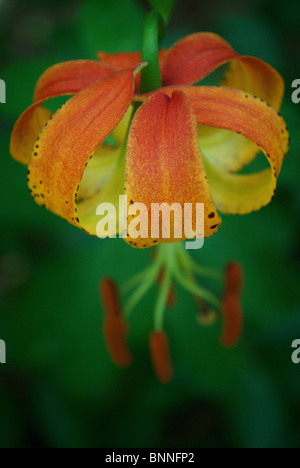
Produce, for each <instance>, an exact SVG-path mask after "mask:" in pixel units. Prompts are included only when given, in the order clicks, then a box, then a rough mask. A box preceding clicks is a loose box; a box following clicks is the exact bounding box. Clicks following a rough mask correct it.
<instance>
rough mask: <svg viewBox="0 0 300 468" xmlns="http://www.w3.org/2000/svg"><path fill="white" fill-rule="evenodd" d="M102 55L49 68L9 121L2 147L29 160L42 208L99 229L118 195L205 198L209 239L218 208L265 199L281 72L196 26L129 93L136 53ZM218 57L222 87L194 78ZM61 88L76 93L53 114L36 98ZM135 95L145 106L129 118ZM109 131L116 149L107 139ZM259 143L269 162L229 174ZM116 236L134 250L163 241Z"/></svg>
mask: <svg viewBox="0 0 300 468" xmlns="http://www.w3.org/2000/svg"><path fill="white" fill-rule="evenodd" d="M99 56H100V58H101V61H100V62H96V61H95V62H94V61H89V60H79V61H71V62H66V63H61V64H57V65H54V66H53V67H51V68H50V69H48V70H47V71H46V72H45V73H44V74H43V75H42V77H41V78H40V79H39V81H38V83H37V85H36V89H35V94H34V102H33V104H32V106H31V107H29V108H28V109H27V110H26V111H25V112H24V113H23V115H22V116H21V117H20V118H19V120H18V121H17V123H16V125H15V127H14V130H13V133H12V138H11V154H12V155H13V157H14V158H15V159H17V160H18V161H20V162H22V163H24V164H26V165H28V186H29V189H30V191H31V194H32V196H33V198H34V200H35V201H36V202H37V203H38V204H39V205H42V206H44V207H46V208H47V209H49V210H50V211H53V212H54V213H55V214H58V215H60V216H62V217H63V218H65V219H66V220H67V221H69V222H70V223H71V224H74V225H75V226H77V227H79V228H81V229H83V230H85V231H86V232H88V233H89V234H92V235H96V225H97V221H98V220H99V218H98V217H97V214H96V208H97V206H98V205H99V204H100V203H104V202H110V203H114V204H115V206H116V210H117V211H118V203H117V201H118V200H119V195H122V194H124V193H126V194H127V197H128V203H131V202H132V201H134V202H143V203H144V204H146V205H147V206H149V207H150V204H151V203H162V202H165V203H169V204H170V205H172V203H174V202H176V203H180V204H181V205H182V206H183V204H184V203H192V204H193V205H195V204H196V203H204V204H205V237H209V236H211V235H212V234H214V233H215V232H216V231H217V230H218V229H219V227H220V225H221V218H220V216H219V213H218V212H223V213H233V214H244V213H249V212H251V211H254V210H257V209H259V208H261V207H262V206H265V205H266V204H267V203H269V201H270V200H271V198H272V196H273V194H274V191H275V188H276V182H277V177H278V175H279V172H280V170H281V165H282V162H283V159H284V156H285V155H286V153H287V151H288V143H289V138H288V131H287V128H286V125H285V122H284V120H283V119H282V117H281V116H280V115H279V114H278V109H279V107H280V104H281V101H282V96H283V89H284V86H283V80H282V78H281V77H280V75H279V74H278V73H277V72H276V71H275V70H274V69H273V68H272V67H271V66H269V65H268V64H266V63H265V62H263V61H261V60H259V59H257V58H254V57H248V56H240V55H238V54H237V53H236V52H235V51H234V50H233V49H232V48H231V47H230V45H229V44H228V43H227V42H225V41H224V40H223V39H221V38H220V37H219V36H217V35H215V34H211V33H199V34H193V35H191V36H188V37H186V38H184V39H182V40H180V41H179V42H177V43H176V44H175V45H174V46H173V47H172V48H171V49H170V50H169V51H163V52H162V53H161V54H160V64H161V75H162V82H163V87H162V88H161V89H158V90H155V91H153V92H152V93H150V95H137V93H136V91H137V90H138V84H136V83H135V76H136V75H137V74H138V72H139V70H140V65H138V62H140V60H141V56H140V54H136V53H129V54H126V53H125V54H103V53H100V54H99ZM225 63H229V64H230V67H229V70H228V72H227V73H226V74H225V77H224V79H223V81H222V83H221V86H220V87H216V86H198V85H196V86H193V84H194V83H198V82H199V81H200V80H201V79H203V78H204V77H205V76H207V74H209V73H211V72H212V71H213V70H215V69H216V68H218V67H219V66H221V65H224V64H225ZM74 94H75V95H74ZM62 95H74V96H73V97H71V98H70V99H69V100H68V101H67V102H66V104H65V105H64V106H63V107H62V108H61V109H59V110H58V111H57V112H56V113H55V114H54V115H53V116H51V114H50V113H49V111H47V110H46V109H45V108H44V107H43V106H42V103H43V102H44V101H46V100H48V99H50V98H53V97H57V96H62ZM136 101H141V102H142V103H143V104H142V106H141V107H140V108H139V109H138V110H137V112H136V113H135V115H134V117H133V118H132V119H131V112H132V105H133V104H134V102H136ZM129 126H130V127H129ZM124 129H125V131H124ZM111 134H112V135H114V134H115V135H116V136H115V144H114V145H109V144H108V143H107V142H106V139H107V137H108V136H109V135H111ZM122 135H123V141H121V139H122ZM126 143H127V144H126ZM260 150H261V151H262V152H263V153H264V154H265V155H266V157H267V160H268V162H269V165H270V168H269V169H266V170H264V171H262V172H259V173H257V174H250V175H240V174H238V173H237V171H239V170H240V169H241V168H243V167H244V166H245V165H247V164H248V163H249V162H251V161H252V159H253V158H254V157H255V156H256V155H257V153H258V152H259V151H260ZM125 241H126V242H128V243H131V245H133V246H134V247H140V248H143V247H149V246H152V245H153V244H154V243H160V242H165V241H166V240H165V239H162V238H159V239H155V240H154V239H151V238H150V239H148V241H146V242H145V240H144V239H139V240H135V239H131V238H130V237H129V238H128V237H127V238H125ZM168 241H171V242H172V241H175V239H174V237H173V238H171V239H168Z"/></svg>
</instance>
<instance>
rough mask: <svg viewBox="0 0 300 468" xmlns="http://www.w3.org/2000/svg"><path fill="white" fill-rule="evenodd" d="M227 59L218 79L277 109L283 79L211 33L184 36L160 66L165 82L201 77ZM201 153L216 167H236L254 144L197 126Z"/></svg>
mask: <svg viewBox="0 0 300 468" xmlns="http://www.w3.org/2000/svg"><path fill="white" fill-rule="evenodd" d="M225 63H229V69H228V71H227V72H226V74H225V77H224V79H223V81H222V83H221V85H223V86H227V87H231V88H237V89H241V90H243V91H246V92H247V93H249V94H253V95H254V96H258V97H259V98H261V99H263V100H264V101H266V102H267V103H269V104H270V105H271V106H272V107H274V108H275V109H276V110H279V109H280V106H281V102H282V98H283V93H284V82H283V79H282V77H281V76H280V74H279V73H278V72H277V71H276V70H275V69H274V68H273V67H271V66H270V65H269V64H267V63H266V62H264V61H262V60H260V59H258V58H255V57H250V56H242V55H239V54H237V53H236V52H234V51H233V49H232V48H231V47H230V45H229V44H228V43H227V42H225V41H224V40H223V39H222V38H220V37H219V36H217V35H215V34H211V33H199V34H192V35H191V36H187V37H186V38H184V39H182V40H181V41H179V42H177V43H176V44H175V45H174V47H172V48H171V49H170V50H169V52H168V54H167V56H166V58H165V61H164V66H163V70H162V75H163V82H164V84H165V85H174V84H191V83H196V82H197V81H200V80H201V79H202V78H204V77H205V76H206V75H207V74H209V73H211V72H212V71H213V70H215V69H216V68H218V67H219V66H220V65H223V64H225ZM199 138H200V144H201V148H202V151H203V153H204V154H205V155H206V156H207V157H209V158H210V160H211V161H213V162H214V163H215V164H217V165H218V166H219V167H221V168H223V169H226V170H229V171H234V172H236V171H238V170H240V169H241V168H242V167H244V166H245V165H246V164H248V163H249V162H250V161H252V159H253V158H254V157H255V156H256V154H257V147H256V146H255V145H253V144H252V143H251V142H249V141H247V140H245V139H244V138H243V137H241V136H239V135H235V134H232V133H231V132H227V131H224V130H223V131H220V130H218V129H214V130H212V129H206V128H203V127H202V128H200V129H199Z"/></svg>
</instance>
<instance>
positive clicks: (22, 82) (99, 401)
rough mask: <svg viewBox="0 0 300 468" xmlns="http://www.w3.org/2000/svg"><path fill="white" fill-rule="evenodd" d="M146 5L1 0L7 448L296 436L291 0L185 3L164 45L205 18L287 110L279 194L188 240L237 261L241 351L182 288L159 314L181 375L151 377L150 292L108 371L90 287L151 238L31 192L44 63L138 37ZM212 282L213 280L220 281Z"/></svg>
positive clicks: (298, 32)
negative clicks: (25, 148) (12, 149)
mask: <svg viewBox="0 0 300 468" xmlns="http://www.w3.org/2000/svg"><path fill="white" fill-rule="evenodd" d="M145 11H146V3H144V2H142V1H136V2H134V0H113V1H112V0H110V1H105V0H88V1H86V2H82V1H79V0H78V1H71V0H70V1H68V0H57V1H55V0H46V1H41V0H27V1H26V2H24V1H23V0H22V1H21V0H0V45H1V49H0V57H1V59H0V64H1V68H0V78H2V79H4V80H5V81H6V84H7V104H5V105H4V104H0V114H1V115H0V151H1V158H0V187H1V204H0V219H1V225H0V308H1V312H0V338H2V339H4V340H5V341H6V343H7V359H8V363H7V365H1V366H0V446H1V447H171V448H177V447H186V448H193V447H299V446H300V398H299V393H300V365H298V366H297V365H294V364H292V361H291V353H292V349H291V343H292V341H293V340H294V339H296V338H300V308H299V295H300V286H299V259H300V249H299V227H300V226H299V209H300V190H299V170H300V164H299V156H300V105H299V106H298V107H297V105H294V104H292V102H291V91H292V90H291V82H292V80H294V79H295V78H300V60H299V59H300V28H299V23H300V4H299V1H298V0H286V1H283V0H280V1H277V2H274V1H271V0H256V1H254V0H247V1H246V0H244V1H243V2H241V1H233V0H209V1H208V2H205V1H198V0H195V1H192V0H184V1H181V0H179V1H178V6H177V9H176V10H175V12H174V15H173V18H172V21H171V24H170V28H169V30H168V33H167V36H166V38H165V45H170V44H172V43H173V42H174V41H175V40H176V39H177V38H179V37H181V36H183V35H185V34H188V33H190V32H195V31H200V30H212V31H214V32H216V33H219V34H221V35H222V36H224V38H226V39H227V40H228V41H229V42H231V44H232V45H233V46H234V47H235V48H236V49H237V50H238V51H239V52H241V53H244V54H249V55H256V56H259V57H260V58H262V59H264V60H266V61H267V62H269V63H271V64H272V65H273V66H275V67H276V68H277V69H278V70H279V71H280V72H281V73H282V75H283V76H284V78H285V80H286V96H285V102H284V106H283V110H282V112H283V114H284V117H285V118H286V120H287V124H288V126H289V128H290V132H291V138H292V148H291V151H290V154H289V156H288V158H287V159H286V161H285V163H284V167H283V171H282V174H281V176H280V178H279V183H278V190H277V192H276V196H275V198H274V200H273V201H272V203H271V204H270V205H269V206H268V207H267V208H264V209H263V210H261V211H260V212H258V213H255V214H251V215H249V216H245V217H229V216H227V217H224V222H223V227H222V229H221V230H220V231H219V233H218V234H217V235H216V236H215V237H214V238H212V239H209V240H207V241H206V243H205V246H204V249H203V250H201V251H199V252H196V253H195V255H194V256H195V258H196V259H197V260H198V261H199V262H202V264H204V265H207V266H211V267H215V268H218V269H221V268H222V267H223V265H224V264H225V263H226V262H227V261H228V260H230V259H238V260H239V261H241V262H242V263H243V265H244V268H245V272H246V278H247V282H246V290H245V295H244V307H245V316H246V329H245V334H244V337H243V340H242V342H241V343H240V345H239V346H238V347H237V348H236V349H234V350H230V351H227V350H223V349H222V348H221V347H220V345H219V333H220V323H219V324H217V325H216V326H214V327H213V328H211V329H202V328H201V327H200V326H199V325H198V324H197V322H196V320H195V313H196V307H195V303H194V300H193V298H191V297H189V296H188V295H185V294H184V293H182V292H178V305H177V307H176V309H175V310H171V311H169V312H168V314H167V317H166V328H167V331H168V334H169V336H170V342H171V350H172V356H173V360H174V367H175V371H176V374H175V379H174V381H173V382H172V383H170V384H169V385H167V386H163V385H161V384H159V383H158V382H157V381H156V379H155V376H154V375H153V372H152V369H151V366H150V362H149V355H148V333H149V330H150V327H151V323H152V322H151V312H152V305H153V302H152V300H153V292H152V294H150V295H149V296H148V297H147V298H146V299H145V300H144V302H143V303H142V304H141V306H140V307H139V308H138V310H137V311H136V312H135V314H134V316H133V317H132V320H131V323H130V326H131V336H130V344H131V347H132V349H133V352H134V355H135V362H134V365H133V366H132V368H130V369H129V370H126V371H120V370H119V369H116V368H115V367H114V366H113V364H112V363H111V362H110V360H109V359H108V357H107V354H106V351H105V348H104V345H103V339H102V331H101V327H102V318H103V313H102V310H101V306H100V304H99V300H98V295H97V288H98V283H99V280H100V279H101V277H102V276H103V275H108V274H109V275H112V276H114V277H115V278H116V279H117V280H118V281H120V282H123V281H125V280H126V278H128V277H130V276H131V275H133V274H134V273H135V272H136V271H138V270H140V269H141V268H143V267H145V266H146V265H147V264H148V262H149V258H150V253H149V252H148V251H141V252H140V251H135V250H133V249H131V248H130V247H128V246H126V245H125V243H123V242H122V241H120V240H115V241H112V240H108V241H99V240H97V239H93V238H89V237H88V236H86V235H84V234H83V233H82V232H81V231H79V230H76V229H75V228H73V227H71V226H69V225H68V224H67V223H65V222H64V221H63V220H60V219H58V218H56V217H55V216H54V215H52V214H51V213H48V212H46V211H44V210H43V209H41V208H39V207H38V206H37V205H35V204H34V203H33V201H32V200H31V198H30V196H29V194H28V190H27V187H26V170H25V168H24V167H22V166H21V165H19V164H18V163H16V162H15V161H13V160H12V159H11V158H10V156H9V152H8V145H9V135H10V132H11V129H12V126H13V123H14V122H15V120H16V119H17V117H18V116H19V114H20V113H21V112H22V111H23V110H24V109H25V108H26V107H27V106H28V105H29V104H30V102H31V98H32V93H33V88H34V84H35V82H36V80H37V78H38V76H39V74H40V73H41V72H42V71H43V70H44V69H45V68H46V67H47V66H49V65H52V64H53V63H56V62H59V61H65V60H69V59H76V58H86V57H88V58H94V57H95V53H96V51H97V50H99V49H102V50H107V51H118V50H136V49H139V48H140V41H141V31H142V20H143V16H144V13H145ZM216 292H218V293H219V291H217V290H216Z"/></svg>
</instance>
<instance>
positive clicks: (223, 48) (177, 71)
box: [162, 32, 238, 86]
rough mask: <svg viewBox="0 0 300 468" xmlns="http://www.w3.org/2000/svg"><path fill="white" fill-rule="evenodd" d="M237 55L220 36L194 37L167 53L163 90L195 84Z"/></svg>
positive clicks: (204, 35) (164, 64) (200, 34)
mask: <svg viewBox="0 0 300 468" xmlns="http://www.w3.org/2000/svg"><path fill="white" fill-rule="evenodd" d="M235 57H238V54H237V53H236V52H235V51H234V50H233V49H232V47H231V46H230V45H229V44H228V43H227V42H226V41H225V40H224V39H222V38H221V37H220V36H218V35H216V34H213V33H206V32H204V33H195V34H191V35H189V36H186V37H184V38H183V39H181V40H180V41H178V42H176V44H174V45H173V47H171V49H169V51H168V53H167V54H166V56H165V59H164V62H163V67H162V79H163V84H164V86H171V85H185V84H192V83H197V82H198V81H200V80H201V79H202V78H204V77H205V76H207V75H208V74H209V73H211V72H212V71H214V70H215V69H216V68H218V67H219V66H220V65H222V64H224V63H226V62H228V60H231V59H233V58H235Z"/></svg>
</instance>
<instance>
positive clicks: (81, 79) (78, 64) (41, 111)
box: [10, 60, 114, 165]
mask: <svg viewBox="0 0 300 468" xmlns="http://www.w3.org/2000/svg"><path fill="white" fill-rule="evenodd" d="M113 71H114V70H113V69H112V68H111V67H109V66H108V65H105V64H101V63H99V62H96V61H92V60H76V61H70V62H63V63H59V64H57V65H54V66H53V67H50V68H48V70H46V71H45V73H43V75H42V76H41V77H40V79H39V81H38V82H37V85H36V89H35V94H34V104H33V105H32V106H30V107H29V108H28V109H26V111H25V112H23V114H22V115H21V116H20V118H19V119H18V121H17V122H16V124H15V126H14V129H13V132H12V135H11V142H10V152H11V155H12V156H13V157H14V158H15V159H16V160H17V161H19V162H21V163H23V164H25V165H27V164H28V163H29V161H30V159H31V156H32V149H33V146H34V143H35V141H36V139H37V137H38V135H39V133H40V132H41V131H42V129H43V127H44V125H45V124H46V122H47V121H48V120H49V119H50V117H51V113H50V111H48V110H47V109H45V108H44V107H43V106H41V104H42V103H43V102H44V101H45V100H47V99H51V98H53V97H58V96H64V95H71V94H75V93H77V92H79V91H81V90H82V89H84V88H85V87H87V86H89V85H90V84H91V83H93V82H94V81H96V80H99V79H101V78H105V77H107V76H109V75H111V74H112V73H113Z"/></svg>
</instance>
